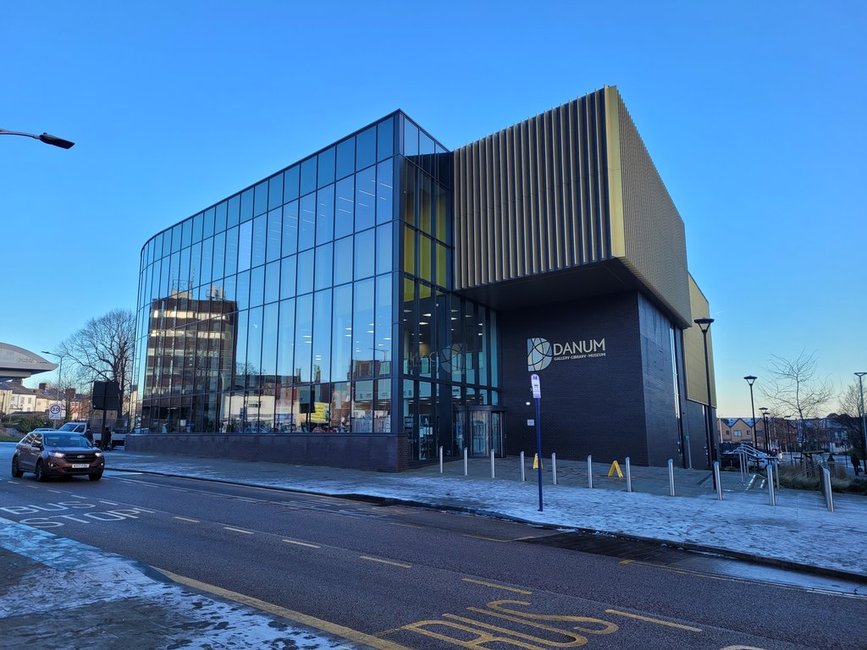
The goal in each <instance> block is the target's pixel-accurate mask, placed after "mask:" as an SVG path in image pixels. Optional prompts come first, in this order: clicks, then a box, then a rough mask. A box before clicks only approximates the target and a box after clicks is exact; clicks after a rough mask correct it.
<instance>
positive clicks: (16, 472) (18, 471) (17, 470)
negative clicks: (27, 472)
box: [12, 456, 24, 478]
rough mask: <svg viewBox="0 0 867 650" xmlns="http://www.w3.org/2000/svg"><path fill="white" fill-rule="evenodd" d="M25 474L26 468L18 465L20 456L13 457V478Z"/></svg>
mask: <svg viewBox="0 0 867 650" xmlns="http://www.w3.org/2000/svg"><path fill="white" fill-rule="evenodd" d="M22 476H24V470H23V469H21V468H20V467H19V466H18V456H13V457H12V478H21V477H22Z"/></svg>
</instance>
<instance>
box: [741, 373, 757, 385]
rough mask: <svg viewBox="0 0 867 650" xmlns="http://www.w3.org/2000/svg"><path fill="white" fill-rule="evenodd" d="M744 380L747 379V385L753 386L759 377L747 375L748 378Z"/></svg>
mask: <svg viewBox="0 0 867 650" xmlns="http://www.w3.org/2000/svg"><path fill="white" fill-rule="evenodd" d="M744 379H746V380H747V383H748V384H749V385H750V386H752V385H753V384H754V383H755V381H756V379H758V377H756V376H755V375H747V376H746V377H744Z"/></svg>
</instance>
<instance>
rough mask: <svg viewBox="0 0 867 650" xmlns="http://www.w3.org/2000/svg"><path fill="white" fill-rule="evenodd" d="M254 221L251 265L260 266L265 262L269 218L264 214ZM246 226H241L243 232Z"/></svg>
mask: <svg viewBox="0 0 867 650" xmlns="http://www.w3.org/2000/svg"><path fill="white" fill-rule="evenodd" d="M252 223H253V244H252V253H253V255H252V260H251V262H250V265H251V266H259V265H261V264H264V263H265V246H266V242H267V239H268V231H267V227H268V219H267V217H266V216H265V215H264V214H263V215H260V216H258V217H256V218H255V219H253V221H252ZM243 230H244V226H241V231H242V232H243Z"/></svg>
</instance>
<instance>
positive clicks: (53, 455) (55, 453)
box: [49, 451, 64, 458]
mask: <svg viewBox="0 0 867 650" xmlns="http://www.w3.org/2000/svg"><path fill="white" fill-rule="evenodd" d="M49 456H51V457H52V458H64V455H63V454H61V453H60V452H59V451H52V452H51V453H50V454H49Z"/></svg>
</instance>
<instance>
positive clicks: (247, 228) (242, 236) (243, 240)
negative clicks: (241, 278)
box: [238, 221, 253, 273]
mask: <svg viewBox="0 0 867 650" xmlns="http://www.w3.org/2000/svg"><path fill="white" fill-rule="evenodd" d="M252 250H253V222H252V221H246V222H244V223H242V224H241V229H240V231H239V233H238V272H239V273H240V272H241V271H246V270H247V269H249V268H250V256H251V252H252Z"/></svg>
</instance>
